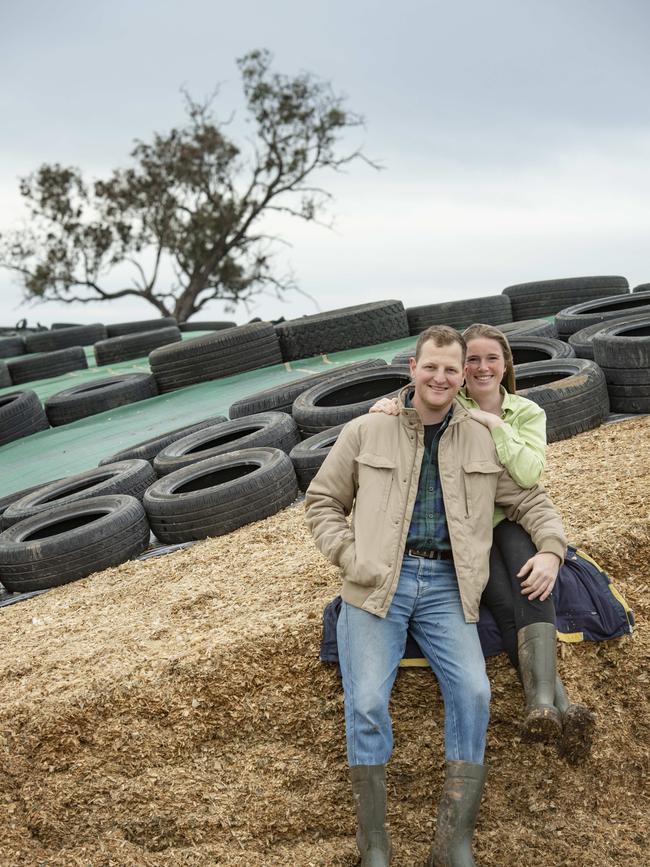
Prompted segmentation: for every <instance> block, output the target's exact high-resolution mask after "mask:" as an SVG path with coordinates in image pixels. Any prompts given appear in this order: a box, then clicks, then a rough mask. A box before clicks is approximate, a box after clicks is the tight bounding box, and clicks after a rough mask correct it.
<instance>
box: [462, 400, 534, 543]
mask: <svg viewBox="0 0 650 867" xmlns="http://www.w3.org/2000/svg"><path fill="white" fill-rule="evenodd" d="M501 394H502V395H503V404H502V407H501V418H502V419H503V421H504V422H506V424H505V425H501V427H495V428H494V430H492V431H491V434H492V439H493V440H494V444H495V445H496V447H497V454H498V456H499V460H500V461H501V463H502V464H503V466H504V467H505V468H506V469H507V470H508V472H509V473H510V475H511V476H512V478H513V479H514V480H515V482H517V484H518V485H521V487H522V488H531V487H532V486H533V485H534V484H536V483H537V482H538V481H539V479H540V477H541V475H542V472H543V470H544V467H545V466H546V413H545V412H544V410H543V409H542V408H541V406H538V405H537V404H536V403H534V402H533V401H532V400H528V398H527V397H521V395H518V394H510V393H509V392H507V391H506V390H505V388H504V387H503V386H501ZM457 399H458V402H459V403H461V404H462V405H463V406H464V407H465V408H466V409H480V407H479V405H478V404H477V403H476V401H475V400H472V398H471V397H469V396H468V394H467V392H466V391H465V389H464V388H461V390H460V391H459V392H458V398H457ZM504 518H505V514H504V512H503V510H502V509H501V507H500V506H497V507H496V509H495V510H494V521H493V526H495V527H496V525H497V524H499V523H500V522H501V521H503V519H504Z"/></svg>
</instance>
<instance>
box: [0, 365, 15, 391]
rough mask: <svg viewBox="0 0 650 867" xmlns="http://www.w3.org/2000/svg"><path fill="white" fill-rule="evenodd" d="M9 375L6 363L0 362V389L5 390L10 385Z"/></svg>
mask: <svg viewBox="0 0 650 867" xmlns="http://www.w3.org/2000/svg"><path fill="white" fill-rule="evenodd" d="M11 384H12V381H11V374H10V373H9V368H8V367H7V364H6V362H4V361H0V388H6V387H7V386H8V385H11Z"/></svg>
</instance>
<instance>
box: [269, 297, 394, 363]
mask: <svg viewBox="0 0 650 867" xmlns="http://www.w3.org/2000/svg"><path fill="white" fill-rule="evenodd" d="M275 330H276V332H277V335H278V337H279V339H280V347H281V350H282V358H283V359H284V360H285V361H292V360H294V359H298V358H309V357H310V356H313V355H324V354H327V353H328V352H337V351H339V350H342V349H353V348H354V347H356V346H372V345H374V344H376V343H385V342H387V341H390V340H398V339H399V338H400V337H408V334H409V331H408V322H407V319H406V311H405V310H404V305H403V304H402V302H401V301H395V300H390V301H375V302H373V303H371V304H357V305H355V306H354V307H341V308H339V309H338V310H328V311H326V312H325V313H316V314H314V315H313V316H303V317H302V318H300V319H290V320H288V321H287V322H280V323H279V324H278V325H276V326H275Z"/></svg>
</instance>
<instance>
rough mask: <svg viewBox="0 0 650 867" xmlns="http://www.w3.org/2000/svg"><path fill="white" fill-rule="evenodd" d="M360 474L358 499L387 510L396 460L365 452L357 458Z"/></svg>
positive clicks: (383, 510)
mask: <svg viewBox="0 0 650 867" xmlns="http://www.w3.org/2000/svg"><path fill="white" fill-rule="evenodd" d="M355 461H356V463H357V471H358V474H359V482H358V493H357V499H358V500H363V502H364V503H367V504H373V505H376V507H377V508H378V509H380V510H381V511H382V512H385V511H386V507H387V506H388V500H389V498H390V492H391V488H392V485H393V477H394V475H395V462H394V461H391V460H390V459H389V458H385V457H382V455H375V454H372V453H370V452H363V453H362V454H360V455H358V457H356V458H355Z"/></svg>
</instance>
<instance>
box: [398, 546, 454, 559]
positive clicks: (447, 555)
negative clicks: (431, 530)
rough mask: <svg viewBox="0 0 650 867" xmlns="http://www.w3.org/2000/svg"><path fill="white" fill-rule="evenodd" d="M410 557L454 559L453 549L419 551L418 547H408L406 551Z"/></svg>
mask: <svg viewBox="0 0 650 867" xmlns="http://www.w3.org/2000/svg"><path fill="white" fill-rule="evenodd" d="M404 553H405V554H408V555H409V557H426V559H427V560H453V559H454V555H453V554H452V552H451V551H418V550H417V549H416V548H406V550H405V551H404Z"/></svg>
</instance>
